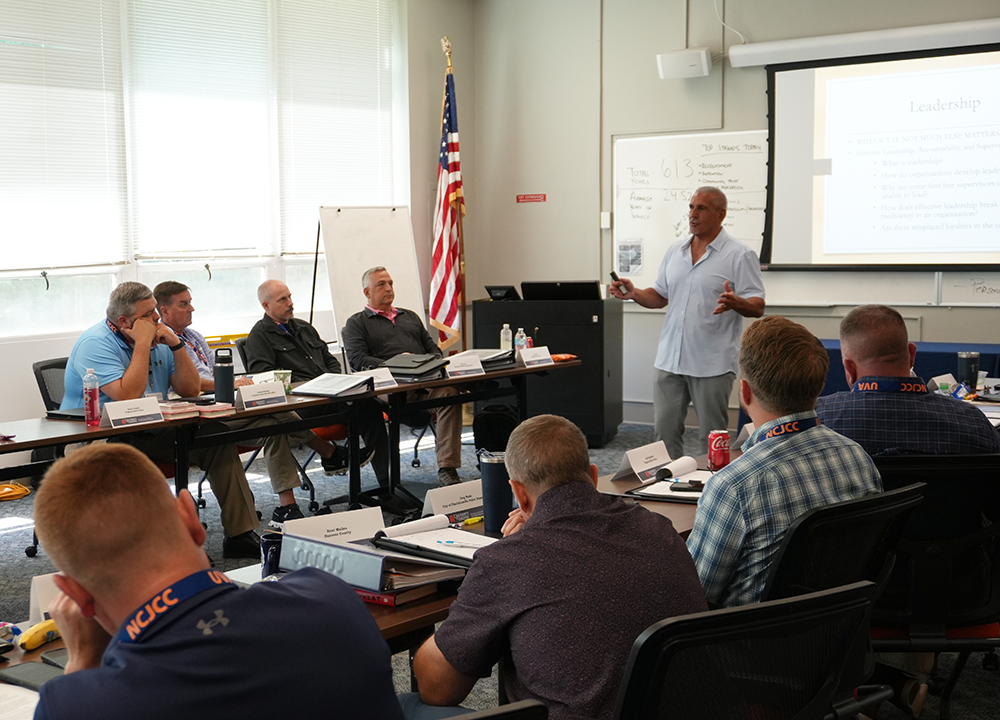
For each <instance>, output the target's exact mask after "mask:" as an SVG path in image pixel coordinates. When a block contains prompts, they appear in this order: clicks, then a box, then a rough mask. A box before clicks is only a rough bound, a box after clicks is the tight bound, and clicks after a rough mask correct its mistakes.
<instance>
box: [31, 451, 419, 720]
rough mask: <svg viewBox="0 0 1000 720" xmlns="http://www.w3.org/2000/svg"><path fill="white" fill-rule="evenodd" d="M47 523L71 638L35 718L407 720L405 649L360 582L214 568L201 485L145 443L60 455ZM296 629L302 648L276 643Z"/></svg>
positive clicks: (42, 497) (59, 605) (48, 490)
mask: <svg viewBox="0 0 1000 720" xmlns="http://www.w3.org/2000/svg"><path fill="white" fill-rule="evenodd" d="M35 523H36V529H37V531H38V536H39V538H41V539H42V542H43V543H44V547H45V550H46V552H47V553H48V554H49V557H51V559H52V562H53V563H54V564H55V566H56V567H57V568H58V569H59V570H60V574H59V575H57V576H56V580H55V582H56V585H57V586H58V587H59V589H60V591H61V593H60V595H58V596H57V597H56V599H55V600H54V601H53V602H52V604H51V605H50V606H49V611H50V612H51V614H52V617H53V618H54V619H55V621H56V624H57V625H58V626H59V631H60V632H61V634H62V637H63V638H64V639H65V641H66V647H67V648H68V649H69V658H68V660H67V664H66V674H65V675H64V676H62V677H58V678H54V679H52V680H49V681H48V682H47V683H45V684H44V685H43V686H42V688H41V690H40V693H39V702H38V706H37V708H36V710H35V720H46V719H47V718H53V719H55V718H74V720H90V719H91V718H93V719H94V720H97V719H98V718H99V719H100V720H119V719H121V720H125V719H126V718H129V719H130V718H137V717H141V718H144V720H175V719H176V718H208V717H235V718H255V717H259V718H296V720H310V719H312V718H315V719H317V720H318V719H319V718H352V719H353V718H371V719H372V720H401V712H400V708H399V704H398V702H397V700H396V697H395V691H394V689H393V684H392V667H391V665H390V655H389V648H388V647H387V646H386V643H385V640H383V639H382V636H381V634H380V633H379V630H378V627H377V625H376V624H375V621H374V620H373V619H372V616H371V614H370V613H369V612H368V610H367V609H366V608H365V606H364V603H363V602H362V601H361V600H360V599H359V598H358V596H357V595H356V594H355V592H354V590H353V589H352V588H350V587H349V586H348V585H346V584H344V583H343V582H342V581H341V580H339V579H337V578H335V577H333V576H332V575H329V574H327V573H325V572H323V571H322V570H316V569H313V568H307V569H304V570H299V571H298V572H294V573H291V574H290V575H287V576H286V577H285V578H283V579H282V580H281V581H280V582H267V583H258V584H256V585H253V586H251V587H249V588H246V589H242V588H240V587H238V586H237V585H235V584H234V583H233V582H232V581H230V580H229V579H228V578H227V577H226V576H225V575H224V574H222V572H221V571H218V570H212V569H211V568H210V567H209V563H208V558H207V557H206V556H205V553H204V552H203V551H202V549H201V546H202V543H204V542H205V530H204V529H203V528H202V526H201V523H200V522H199V521H198V514H197V512H196V511H195V507H194V502H193V501H192V499H191V496H190V495H189V494H188V492H187V491H186V490H183V491H181V493H180V496H179V497H177V498H175V497H173V495H172V494H171V492H170V489H169V487H168V486H167V484H166V483H165V482H164V479H163V475H162V474H161V473H160V472H159V471H158V470H157V469H156V466H155V465H153V464H152V463H151V462H150V461H149V459H147V458H146V457H145V456H143V455H142V453H140V452H139V451H137V450H135V449H134V448H130V447H127V446H124V445H115V444H94V445H90V446H89V447H86V448H83V449H81V450H77V451H76V452H73V453H71V454H70V455H69V456H68V457H66V458H64V459H62V460H59V461H58V462H56V463H55V464H54V465H53V466H52V468H51V469H50V470H49V472H48V474H47V475H46V477H45V481H44V483H43V484H42V487H41V488H40V489H39V492H38V497H37V499H36V500H35ZM296 628H298V629H300V630H301V632H297V633H291V632H289V631H291V630H294V629H296ZM282 635H285V636H289V635H294V638H293V641H292V643H291V644H290V645H289V646H288V648H289V652H288V653H284V654H282V653H277V654H274V653H271V654H269V653H268V652H266V651H265V650H264V649H263V648H265V646H266V645H267V643H268V640H267V638H271V639H275V638H280V637H281V636H282Z"/></svg>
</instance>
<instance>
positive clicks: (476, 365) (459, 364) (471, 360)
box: [445, 353, 486, 377]
mask: <svg viewBox="0 0 1000 720" xmlns="http://www.w3.org/2000/svg"><path fill="white" fill-rule="evenodd" d="M445 370H446V371H447V373H448V377H465V376H467V375H485V374H486V371H485V370H483V363H482V361H481V360H480V359H479V356H478V355H477V354H475V353H458V354H457V355H452V356H451V357H450V358H448V366H447V367H446V368H445Z"/></svg>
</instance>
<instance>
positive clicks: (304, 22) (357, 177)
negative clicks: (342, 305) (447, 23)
mask: <svg viewBox="0 0 1000 720" xmlns="http://www.w3.org/2000/svg"><path fill="white" fill-rule="evenodd" d="M276 3H277V10H278V12H277V28H276V38H277V67H278V78H277V88H278V91H277V96H278V128H279V132H278V158H279V178H280V181H279V184H280V189H281V190H280V216H281V251H282V252H283V253H300V252H302V253H312V252H313V251H314V249H315V246H316V223H317V221H318V219H319V207H320V205H345V206H352V205H391V204H392V203H393V202H395V201H396V200H395V198H394V196H393V142H392V121H393V120H392V72H393V66H392V65H393V52H392V35H393V3H392V2H391V0H367V1H358V0H330V1H328V2H323V3H316V2H309V1H308V0H276Z"/></svg>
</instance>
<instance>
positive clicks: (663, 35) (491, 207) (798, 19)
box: [467, 0, 1000, 417]
mask: <svg viewBox="0 0 1000 720" xmlns="http://www.w3.org/2000/svg"><path fill="white" fill-rule="evenodd" d="M723 2H724V0H719V6H720V8H722V9H723V12H724V13H725V19H726V21H727V23H728V24H729V25H731V26H733V27H735V28H736V29H737V30H739V31H740V32H741V33H743V34H744V35H745V36H746V37H747V40H748V41H750V42H762V41H767V40H778V39H786V38H795V37H811V36H817V35H829V34H836V33H844V32H857V31H863V30H877V29H885V28H893V27H903V26H912V25H928V24H935V23H946V22H954V21H959V20H973V19H978V18H990V17H996V16H998V15H1000V7H998V5H997V3H996V0H955V1H954V2H950V3H941V2H938V0H892V1H889V2H887V1H885V0H883V2H879V3H873V2H870V0H840V1H839V2H836V3H830V2H826V1H825V0H740V2H731V3H725V6H724V5H723ZM475 6H476V17H475V22H476V36H477V40H478V41H479V43H478V44H479V47H478V52H477V60H476V62H477V75H476V81H477V117H478V121H477V130H478V134H477V135H478V136H477V144H476V149H477V159H478V162H479V163H480V165H481V169H480V170H479V171H478V174H477V178H478V179H479V180H480V183H479V186H478V191H479V192H478V202H477V203H476V205H475V207H474V208H470V214H471V213H473V212H474V213H475V216H476V218H477V219H476V221H475V222H476V223H477V225H476V236H475V240H474V244H473V245H471V246H470V247H469V249H468V251H467V257H468V259H469V264H470V269H469V275H470V278H474V279H475V285H476V286H482V285H483V284H486V283H490V284H507V283H516V282H518V281H520V280H521V279H525V278H528V279H541V278H542V277H548V278H553V277H559V278H566V279H582V278H588V279H593V278H601V279H603V278H604V276H605V274H606V271H607V269H608V268H610V260H611V244H612V235H611V231H610V230H604V231H600V230H596V228H597V215H598V213H599V212H600V211H605V212H610V211H611V210H612V178H611V169H612V162H611V161H612V155H611V153H612V138H613V137H614V136H615V135H628V134H647V133H657V132H683V131H695V130H727V131H735V130H752V129H765V128H766V127H767V116H766V112H767V101H766V95H765V90H766V77H765V74H764V70H763V68H746V69H734V68H732V67H731V66H730V65H729V64H728V61H722V62H717V63H716V64H715V66H714V67H713V70H712V72H711V75H710V76H709V77H706V78H696V79H688V80H660V79H659V76H658V74H657V72H656V59H655V56H656V54H658V53H662V52H667V51H670V50H676V49H680V48H683V47H685V42H687V45H688V46H695V45H707V46H708V47H709V48H711V49H712V52H713V53H721V52H723V51H724V50H725V49H727V48H728V46H729V44H733V43H738V42H739V38H738V37H737V36H736V35H735V34H734V33H732V32H729V31H724V30H723V28H722V27H721V25H720V24H719V22H718V20H717V19H716V17H715V11H714V9H713V5H712V2H709V1H705V2H688V1H687V0H603V2H602V3H597V2H589V1H586V2H568V1H564V0H536V1H535V2H519V1H514V0H476V3H475ZM686 12H689V13H690V18H687V17H686V15H685V13H686ZM595 32H596V33H597V34H598V40H597V42H595V40H594V33H595ZM595 73H596V77H597V80H596V82H597V84H598V85H599V95H600V97H599V100H597V101H596V102H595V101H594V97H593V93H592V92H591V89H592V87H593V84H594V82H595V77H594V74H595ZM515 82H516V93H515V92H514V91H513V88H512V86H513V85H514V84H515ZM567 83H568V85H567ZM566 90H569V92H566ZM537 103H541V104H537ZM529 116H530V120H531V122H530V123H529V122H528V118H529ZM594 123H598V125H599V128H600V129H599V137H598V139H597V141H596V143H597V145H598V146H599V154H600V159H599V173H600V183H599V199H598V201H596V202H595V200H594V196H593V188H594V176H593V175H592V174H591V168H592V167H593V163H592V162H591V161H590V158H591V155H592V153H593V152H594V145H595V138H594V134H593V127H594ZM528 127H533V128H536V129H537V132H538V133H540V134H541V135H542V136H543V137H544V140H543V148H542V157H544V162H541V158H540V157H539V156H538V149H539V148H538V145H537V143H535V142H528V143H525V142H519V141H518V140H519V138H520V134H521V133H523V132H525V129H526V128H528ZM554 174H557V175H554ZM554 180H555V181H557V182H558V185H557V187H558V192H559V195H560V197H562V196H563V195H565V196H567V197H572V198H574V199H575V202H574V203H573V205H572V207H564V206H563V205H561V204H559V205H556V204H552V205H550V206H548V207H544V208H539V209H538V211H535V210H530V209H529V210H527V212H525V209H524V208H523V207H518V206H515V205H514V204H513V195H514V194H515V193H520V192H547V191H549V190H548V188H549V187H551V186H552V185H551V183H553V181H554ZM549 192H551V191H549ZM533 212H536V214H537V216H535V215H532V214H531V213H533ZM595 233H596V237H597V238H599V240H598V243H597V245H598V247H599V248H600V249H599V252H598V257H599V258H600V265H599V266H598V265H597V264H596V263H595V262H594V256H593V255H590V252H591V251H592V249H593V248H594V247H595V241H594V238H595ZM581 240H582V242H581ZM484 245H485V246H484ZM542 248H544V250H542ZM535 253H539V254H537V255H536V254H535ZM542 254H543V255H544V257H545V258H546V259H548V262H550V263H551V264H550V265H549V266H548V267H545V268H544V270H545V271H546V272H539V262H538V258H539V257H541V256H542ZM581 255H584V256H583V257H581ZM766 282H767V278H766V277H765V284H766ZM473 297H475V296H474V295H473ZM838 299H840V298H838ZM816 300H817V301H822V300H823V298H817V299H816ZM848 309H849V308H846V307H843V306H833V307H827V308H796V307H777V306H772V307H770V308H769V312H774V313H781V314H786V315H791V316H794V317H795V318H796V319H797V320H798V321H800V322H803V323H804V324H805V325H806V326H807V327H810V328H811V329H812V330H813V332H816V333H817V334H820V335H822V336H825V337H830V336H835V334H836V332H835V328H836V326H837V321H838V318H839V317H840V316H842V315H843V314H844V313H845V312H846V311H847V310H848ZM904 314H907V315H912V316H913V317H914V318H915V325H917V326H919V327H920V328H921V331H920V337H915V338H914V339H916V340H932V341H956V342H961V341H972V340H976V341H979V342H1000V323H996V322H995V320H994V318H995V317H996V310H994V309H988V308H948V307H929V308H909V309H908V310H907V311H906V312H905V313H904ZM661 322H662V314H661V313H660V312H649V311H644V310H641V309H637V308H636V309H631V308H630V309H629V310H628V311H627V312H626V315H625V329H624V333H625V338H624V344H625V371H624V375H625V384H624V391H625V399H626V401H633V402H634V403H637V404H643V403H648V402H649V401H650V389H651V384H652V362H653V356H654V353H655V348H656V339H657V337H658V335H659V329H660V324H661ZM638 416H639V417H641V416H643V414H642V413H639V415H638ZM626 417H630V415H629V413H627V414H626ZM632 417H637V416H635V415H633V416H632Z"/></svg>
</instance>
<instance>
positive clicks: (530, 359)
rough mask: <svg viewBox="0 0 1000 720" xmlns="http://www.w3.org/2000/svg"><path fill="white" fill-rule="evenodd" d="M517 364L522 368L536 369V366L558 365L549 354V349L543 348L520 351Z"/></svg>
mask: <svg viewBox="0 0 1000 720" xmlns="http://www.w3.org/2000/svg"><path fill="white" fill-rule="evenodd" d="M517 364H518V365H520V366H522V367H535V366H536V365H555V364H556V363H555V360H553V359H552V356H551V355H550V354H549V349H548V348H547V347H545V346H542V347H536V348H524V349H522V350H518V351H517Z"/></svg>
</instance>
